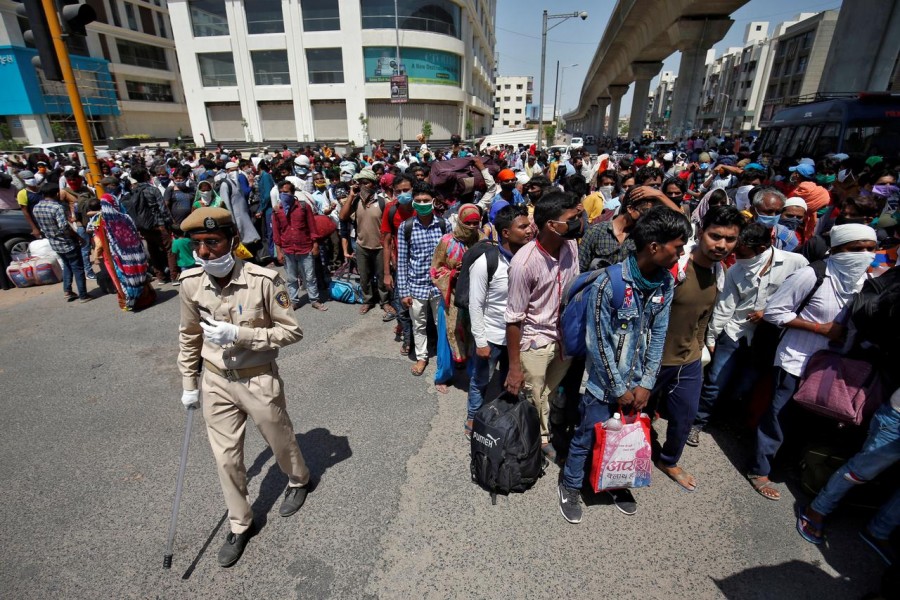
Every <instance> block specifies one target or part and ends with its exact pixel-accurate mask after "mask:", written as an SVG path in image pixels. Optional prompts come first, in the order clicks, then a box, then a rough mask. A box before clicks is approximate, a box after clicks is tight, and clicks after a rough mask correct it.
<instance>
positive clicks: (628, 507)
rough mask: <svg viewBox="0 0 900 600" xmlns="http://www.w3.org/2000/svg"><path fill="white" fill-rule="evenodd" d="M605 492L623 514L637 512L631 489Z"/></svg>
mask: <svg viewBox="0 0 900 600" xmlns="http://www.w3.org/2000/svg"><path fill="white" fill-rule="evenodd" d="M606 493H607V494H609V495H610V496H612V499H613V502H614V503H615V505H616V508H618V509H619V510H620V511H622V513H623V514H626V515H633V514H634V513H636V512H637V500H635V499H634V495H633V494H632V493H631V490H607V491H606Z"/></svg>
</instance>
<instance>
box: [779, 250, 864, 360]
mask: <svg viewBox="0 0 900 600" xmlns="http://www.w3.org/2000/svg"><path fill="white" fill-rule="evenodd" d="M866 277H867V275H863V276H862V278H860V280H859V282H858V284H857V286H856V291H859V289H860V288H861V287H862V284H863V283H864V282H865V280H866ZM815 283H816V274H815V271H813V269H812V267H804V268H802V269H800V270H798V271H796V272H794V273H793V274H791V275H790V276H789V277H788V278H787V279H786V280H785V281H784V284H783V285H782V286H781V287H780V288H779V289H778V291H777V292H775V293H774V294H773V295H772V297H771V298H769V303H768V304H767V305H766V312H765V314H764V315H763V318H764V319H765V320H766V321H768V322H769V323H772V324H773V325H778V326H779V327H784V326H785V324H787V323H790V322H791V321H793V320H794V319H796V318H797V317H800V318H801V319H803V320H804V321H809V322H811V323H822V324H823V325H824V324H825V323H831V322H832V321H839V322H845V321H847V318H845V317H846V316H847V315H846V313H847V312H848V311H849V310H850V304H851V302H850V300H851V299H852V295H851V296H850V297H847V298H845V297H843V296H841V295H840V294H838V292H837V291H836V290H835V288H834V286H833V285H832V283H831V278H830V277H828V276H827V275H826V276H825V279H824V281H822V285H821V286H819V289H818V290H816V293H815V294H813V296H812V298H810V300H809V303H808V304H807V305H806V307H805V308H804V309H803V310H802V311H801V312H800V314H799V315H798V314H797V313H796V312H794V311H795V310H796V309H797V307H798V306H800V303H801V302H802V301H803V299H804V298H806V296H807V294H809V292H810V291H811V290H812V289H813V286H814V285H815ZM828 345H829V340H828V338H827V337H825V336H824V335H820V334H818V333H814V332H812V331H806V330H805V329H795V328H791V329H788V330H787V332H786V333H785V334H784V337H782V338H781V342H780V343H779V344H778V350H777V352H776V353H775V366H776V367H781V368H782V369H784V370H785V371H787V372H788V373H790V374H791V375H793V376H795V377H800V376H802V375H803V370H804V369H805V368H806V362H807V361H808V360H809V357H810V356H812V355H813V354H815V353H816V352H818V351H819V350H824V349H825V348H828Z"/></svg>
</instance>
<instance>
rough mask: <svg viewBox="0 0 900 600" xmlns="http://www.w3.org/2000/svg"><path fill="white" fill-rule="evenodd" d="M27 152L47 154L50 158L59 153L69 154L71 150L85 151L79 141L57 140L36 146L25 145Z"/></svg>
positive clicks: (24, 150) (24, 149) (23, 149)
mask: <svg viewBox="0 0 900 600" xmlns="http://www.w3.org/2000/svg"><path fill="white" fill-rule="evenodd" d="M22 151H23V152H24V153H25V154H33V153H35V152H38V153H41V154H46V155H47V156H49V157H50V158H55V157H56V155H57V154H69V153H71V152H84V147H83V146H82V145H81V144H79V143H78V142H56V143H53V144H35V145H34V146H25V147H24V148H22Z"/></svg>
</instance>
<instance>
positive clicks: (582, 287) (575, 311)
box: [560, 263, 625, 357]
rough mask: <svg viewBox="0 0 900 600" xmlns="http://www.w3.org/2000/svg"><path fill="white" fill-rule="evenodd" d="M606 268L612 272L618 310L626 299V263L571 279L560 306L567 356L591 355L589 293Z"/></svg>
mask: <svg viewBox="0 0 900 600" xmlns="http://www.w3.org/2000/svg"><path fill="white" fill-rule="evenodd" d="M604 271H605V272H606V273H607V274H608V275H609V284H610V285H611V286H612V294H613V308H615V309H616V310H618V309H620V308H622V304H623V303H624V302H625V280H624V279H622V263H616V264H614V265H610V266H608V267H606V268H605V269H596V270H593V271H588V272H587V273H582V274H581V275H579V276H578V277H576V278H575V279H573V280H572V281H570V282H569V284H568V285H566V288H565V289H564V290H563V295H562V306H561V308H560V315H561V318H560V329H561V333H562V345H563V352H564V354H565V356H570V357H582V356H585V355H586V354H587V321H588V318H589V316H588V299H589V294H588V292H589V291H590V287H591V285H593V284H594V282H595V281H596V280H597V277H599V276H600V274H601V273H603V272H604Z"/></svg>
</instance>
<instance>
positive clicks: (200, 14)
mask: <svg viewBox="0 0 900 600" xmlns="http://www.w3.org/2000/svg"><path fill="white" fill-rule="evenodd" d="M188 7H189V8H190V13H191V29H192V30H193V32H194V37H208V36H213V35H228V17H227V16H226V15H225V0H191V1H190V2H189V3H188Z"/></svg>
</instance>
